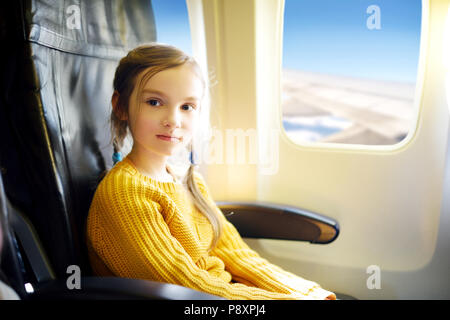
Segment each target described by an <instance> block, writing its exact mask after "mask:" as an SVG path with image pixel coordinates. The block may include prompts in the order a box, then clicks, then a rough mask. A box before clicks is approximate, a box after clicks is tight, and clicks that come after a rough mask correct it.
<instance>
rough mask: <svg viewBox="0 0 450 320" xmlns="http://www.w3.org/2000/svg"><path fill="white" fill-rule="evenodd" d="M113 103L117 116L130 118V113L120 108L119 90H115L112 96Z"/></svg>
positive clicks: (125, 118)
mask: <svg viewBox="0 0 450 320" xmlns="http://www.w3.org/2000/svg"><path fill="white" fill-rule="evenodd" d="M111 104H112V108H113V112H114V113H115V115H116V117H117V118H119V119H120V120H128V115H127V114H126V113H125V112H123V111H122V110H120V108H119V92H117V90H114V93H113V95H112V97H111Z"/></svg>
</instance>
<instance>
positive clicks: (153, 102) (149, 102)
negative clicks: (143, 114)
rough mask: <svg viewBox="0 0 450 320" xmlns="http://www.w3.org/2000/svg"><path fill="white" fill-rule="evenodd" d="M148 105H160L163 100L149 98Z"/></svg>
mask: <svg viewBox="0 0 450 320" xmlns="http://www.w3.org/2000/svg"><path fill="white" fill-rule="evenodd" d="M146 102H147V104H148V105H150V106H152V107H159V106H161V105H162V104H161V101H159V100H158V99H149V100H147V101H146Z"/></svg>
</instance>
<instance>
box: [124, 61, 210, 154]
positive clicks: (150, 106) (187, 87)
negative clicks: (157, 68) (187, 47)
mask: <svg viewBox="0 0 450 320" xmlns="http://www.w3.org/2000/svg"><path fill="white" fill-rule="evenodd" d="M140 77H142V74H141V75H140V76H139V77H138V79H137V80H138V81H139V80H140ZM138 81H137V82H136V83H139V82H138ZM203 90H204V88H203V84H202V81H201V80H200V79H199V77H198V75H197V74H196V73H195V71H194V70H193V68H192V67H191V66H189V65H182V66H179V67H176V68H171V69H167V70H164V71H161V72H158V73H157V74H155V75H154V76H152V77H151V78H150V80H148V81H147V83H146V84H145V85H144V87H143V89H142V94H141V98H140V99H139V100H138V103H137V101H136V94H137V93H136V91H137V90H136V89H135V90H134V91H133V93H132V95H131V99H130V105H129V109H128V110H129V111H128V117H129V119H128V120H129V121H128V123H129V126H130V130H131V133H132V135H133V140H134V144H133V149H139V152H140V153H146V154H148V155H153V156H154V155H160V156H170V155H172V154H173V153H174V151H175V150H177V149H178V148H180V147H182V146H185V145H187V144H188V143H189V141H190V140H191V138H192V133H193V129H194V127H195V123H196V120H197V118H198V113H199V108H200V100H201V98H202V95H203ZM136 151H137V150H136Z"/></svg>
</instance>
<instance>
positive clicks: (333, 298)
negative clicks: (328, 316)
mask: <svg viewBox="0 0 450 320" xmlns="http://www.w3.org/2000/svg"><path fill="white" fill-rule="evenodd" d="M325 300H336V295H335V294H334V293H333V294H330V295H329V296H328V297H326V298H325Z"/></svg>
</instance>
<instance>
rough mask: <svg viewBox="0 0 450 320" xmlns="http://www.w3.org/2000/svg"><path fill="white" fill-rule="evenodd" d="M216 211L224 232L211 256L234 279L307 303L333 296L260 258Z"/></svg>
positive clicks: (202, 186) (200, 180)
mask: <svg viewBox="0 0 450 320" xmlns="http://www.w3.org/2000/svg"><path fill="white" fill-rule="evenodd" d="M197 179H198V183H199V188H200V190H201V191H202V193H203V195H204V196H205V197H207V198H208V199H209V201H211V202H212V203H213V201H212V198H211V195H210V192H209V190H208V188H207V186H206V184H205V182H204V180H203V178H202V177H201V176H200V175H199V174H198V176H197ZM216 208H217V207H216ZM217 210H218V214H219V216H220V217H222V222H223V224H224V228H223V234H222V236H221V238H220V240H219V241H218V243H217V246H216V247H215V248H214V250H213V251H212V254H214V255H216V256H218V257H219V258H220V259H221V260H222V261H223V262H224V263H225V266H226V268H227V271H228V272H230V273H231V275H232V276H233V279H235V280H238V281H239V282H242V283H246V284H248V285H250V286H251V285H253V286H255V287H258V288H263V289H265V290H268V291H272V292H296V293H298V294H299V295H300V296H302V297H303V298H305V299H325V298H326V297H328V296H330V295H334V293H333V292H330V291H327V290H325V289H323V288H321V287H320V285H318V284H317V283H315V282H312V281H308V280H305V279H303V278H302V277H299V276H297V275H295V274H293V273H290V272H287V271H285V270H283V269H282V268H280V267H278V266H276V265H274V264H271V263H269V262H268V261H267V260H266V259H263V258H262V257H260V256H259V254H258V253H257V252H255V251H254V250H252V249H251V248H250V247H248V246H247V244H246V243H245V242H244V241H243V240H242V238H241V236H240V234H239V233H238V231H237V230H236V228H235V227H234V226H233V225H232V224H231V223H230V222H229V221H227V220H226V219H225V217H224V216H223V214H222V213H221V211H220V209H219V208H217Z"/></svg>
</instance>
